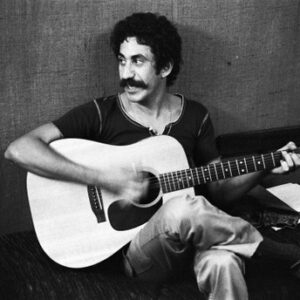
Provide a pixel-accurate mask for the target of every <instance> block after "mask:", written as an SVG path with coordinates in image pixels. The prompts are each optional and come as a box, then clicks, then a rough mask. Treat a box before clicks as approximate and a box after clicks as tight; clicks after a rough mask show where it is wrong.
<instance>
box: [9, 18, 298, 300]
mask: <svg viewBox="0 0 300 300" xmlns="http://www.w3.org/2000/svg"><path fill="white" fill-rule="evenodd" d="M111 45H112V49H113V51H114V53H115V55H116V57H117V59H118V62H119V75H120V80H121V86H122V87H123V88H124V91H123V92H122V93H120V94H118V95H113V96H109V97H106V98H100V99H96V100H94V101H93V102H90V103H87V104H83V105H81V106H80V107H77V108H75V109H73V110H72V111H70V112H69V113H67V114H66V115H64V116H62V117H61V118H60V119H58V120H56V121H54V122H52V123H48V124H45V125H42V126H40V127H38V128H37V129H35V130H33V131H31V132H29V133H28V134H26V135H24V136H23V137H21V138H19V139H17V140H16V141H14V142H13V143H12V144H11V145H10V146H9V147H8V149H7V151H6V153H5V156H6V158H8V159H10V160H13V161H15V162H16V163H18V164H19V165H20V166H22V167H24V168H26V169H27V170H29V171H30V172H34V173H37V174H39V175H42V176H46V177H54V178H57V179H67V180H72V181H75V182H80V183H84V184H90V185H98V186H103V187H106V188H107V189H110V190H111V191H113V192H114V193H116V194H120V195H122V197H123V198H126V199H131V200H133V201H138V200H139V199H140V198H141V196H142V195H143V194H144V193H145V192H146V190H147V186H148V182H147V180H144V179H143V178H142V176H141V172H140V166H132V167H131V168H128V167H126V166H114V167H113V168H111V169H114V170H115V171H114V172H113V173H112V172H111V170H105V169H104V168H103V169H92V168H86V167H84V166H82V165H79V164H76V163H74V162H72V161H69V160H68V159H67V158H64V157H62V156H61V155H59V154H58V153H56V152H54V151H53V150H52V149H51V148H50V147H49V143H50V142H52V141H54V140H57V139H61V138H68V137H77V138H85V139H91V140H96V141H99V142H102V143H109V144H113V145H126V144H131V143H133V142H136V141H139V140H141V139H144V138H147V137H149V136H151V135H160V134H165V135H170V136H173V137H175V138H176V139H177V140H178V141H179V142H180V143H181V144H182V146H183V148H184V150H185V152H186V155H187V157H188V160H189V162H190V163H191V164H195V165H198V166H199V165H203V164H207V163H211V162H217V161H219V155H218V152H217V150H216V147H215V143H214V134H213V127H212V124H211V120H210V117H209V114H208V112H207V110H206V108H205V107H203V106H202V105H201V104H200V103H198V102H194V101H189V100H186V99H185V98H184V96H182V95H179V94H170V93H169V92H168V87H169V86H170V85H171V84H172V83H173V82H174V80H175V79H176V77H177V74H178V73H179V69H180V63H181V39H180V36H179V35H178V32H177V30H176V28H175V27H174V26H173V25H172V24H171V23H170V22H169V21H168V20H167V19H166V18H165V17H163V16H158V15H155V14H151V13H138V14H133V15H131V16H129V17H127V18H126V19H124V20H122V21H120V22H119V23H117V24H116V26H115V28H114V30H113V32H112V35H111ZM295 147H296V146H295V145H294V144H293V143H289V144H287V145H286V146H285V147H284V148H282V150H285V151H283V158H284V159H283V160H282V164H281V166H280V167H279V168H276V169H274V170H273V172H274V173H283V172H287V171H289V169H294V168H295V167H296V166H299V165H300V159H299V157H298V156H297V155H296V154H294V153H292V152H287V151H286V150H293V149H295ZM99 155H101V153H99ZM112 164H113V162H112ZM104 175H105V176H104ZM262 176H263V173H262V172H257V173H253V174H248V175H243V176H240V177H236V178H232V179H230V180H223V181H219V182H215V183H210V184H209V185H208V190H209V195H210V201H211V202H212V203H214V204H216V205H218V206H220V207H225V206H227V205H230V204H232V203H233V202H234V201H235V200H237V199H238V198H239V197H240V196H241V195H243V194H245V193H246V192H247V191H248V190H249V189H250V188H252V187H253V186H254V185H255V184H257V183H258V182H259V180H260V179H261V178H262ZM262 240H263V238H262V236H261V235H260V233H259V232H258V231H257V230H256V229H255V228H254V227H252V226H251V225H250V224H249V223H247V222H246V221H244V220H242V219H240V218H235V217H231V216H229V215H227V214H226V213H224V212H223V211H221V210H219V209H217V208H216V207H214V206H213V205H212V204H210V203H209V202H208V201H207V200H206V199H205V198H204V197H202V196H196V197H190V196H188V195H187V196H186V197H176V198H174V199H171V200H169V201H167V202H166V203H165V204H164V205H163V206H162V207H161V208H160V209H159V210H158V211H157V212H156V213H155V215H154V216H153V217H152V218H151V219H150V220H149V222H148V223H147V224H146V225H145V226H144V227H143V229H142V230H141V231H140V232H139V234H138V235H137V236H136V237H135V238H134V239H133V240H132V241H131V243H130V244H129V245H127V246H126V247H124V249H123V250H124V251H123V253H124V269H125V272H126V274H127V275H129V276H132V277H136V278H139V279H142V280H153V281H157V282H162V281H164V280H167V279H170V278H172V277H176V276H177V275H178V273H179V272H181V271H182V270H183V269H184V268H185V267H186V266H189V265H192V266H193V269H194V273H195V276H196V279H197V284H198V287H199V290H200V291H201V292H203V293H205V294H206V295H207V297H208V298H209V299H247V298H248V294H247V287H246V284H245V281H244V277H243V268H244V263H243V258H247V257H248V258H249V257H252V256H253V254H254V253H255V252H256V253H257V252H258V251H259V253H260V252H263V250H264V248H265V247H264V243H265V240H264V241H263V242H262ZM293 249H294V250H295V249H296V250H295V251H294V252H295V255H294V256H293V260H292V261H291V263H297V262H298V261H300V248H293Z"/></svg>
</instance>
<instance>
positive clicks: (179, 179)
mask: <svg viewBox="0 0 300 300" xmlns="http://www.w3.org/2000/svg"><path fill="white" fill-rule="evenodd" d="M176 173H177V174H178V173H179V176H178V175H177V178H178V183H179V187H180V184H181V185H182V188H184V184H183V182H182V181H183V180H182V176H181V172H180V171H177V172H176Z"/></svg>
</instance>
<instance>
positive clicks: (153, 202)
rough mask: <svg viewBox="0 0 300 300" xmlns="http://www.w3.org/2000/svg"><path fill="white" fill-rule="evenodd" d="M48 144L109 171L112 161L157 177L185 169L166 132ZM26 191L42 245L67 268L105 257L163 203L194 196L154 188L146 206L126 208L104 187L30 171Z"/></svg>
mask: <svg viewBox="0 0 300 300" xmlns="http://www.w3.org/2000/svg"><path fill="white" fill-rule="evenodd" d="M51 147H53V148H54V149H55V150H56V151H57V152H59V153H60V154H62V155H63V156H65V157H67V158H68V159H70V160H72V161H74V162H77V163H80V164H82V165H86V166H89V167H93V168H99V169H100V168H102V167H104V168H105V169H111V172H113V169H112V168H110V166H111V165H112V162H113V164H114V165H122V166H124V165H127V166H128V167H129V168H132V166H133V164H136V165H138V166H142V169H143V170H144V171H145V172H150V173H151V174H153V175H155V176H159V174H161V173H166V172H173V171H176V170H180V169H186V168H188V167H189V166H188V162H187V159H186V156H185V153H184V150H183V148H182V146H181V145H180V144H179V143H178V142H177V141H176V140H175V139H174V138H172V137H169V136H156V137H150V138H148V139H145V140H142V141H140V142H138V143H135V144H132V145H129V146H111V145H106V144H101V143H97V142H92V141H87V140H81V139H62V140H58V141H55V142H53V143H51ZM154 178H156V177H154ZM27 191H28V198H29V205H30V210H31V214H32V219H33V224H34V228H35V231H36V234H37V237H38V240H39V243H40V245H41V247H42V248H43V250H44V251H45V253H46V254H47V255H48V256H49V257H50V258H51V259H53V260H54V261H55V262H57V263H59V264H61V265H63V266H66V267H71V268H82V267H88V266H91V265H94V264H96V263H99V262H101V261H103V260H105V259H106V258H108V257H109V256H111V255H112V254H114V253H115V252H116V251H118V250H119V249H120V248H121V247H123V246H124V245H125V244H127V243H128V242H130V240H131V239H132V238H133V237H134V236H135V235H136V233H137V232H138V231H139V230H140V229H141V227H142V226H144V224H145V223H146V222H147V221H148V220H149V218H150V217H151V216H152V215H153V214H154V213H155V211H156V210H157V209H158V208H159V207H160V205H162V203H163V202H164V201H167V200H168V199H170V198H171V197H173V196H176V195H180V194H187V193H189V194H190V195H193V194H194V190H193V188H188V189H182V190H180V191H175V192H171V193H167V194H163V193H162V191H161V189H158V193H156V194H154V195H152V196H153V198H155V199H148V204H146V205H143V206H141V207H140V206H136V205H133V204H130V205H127V206H126V205H124V203H125V202H124V199H122V197H120V196H118V197H117V196H116V195H114V194H113V193H110V192H109V191H107V190H105V189H104V188H102V187H90V186H86V185H83V184H78V183H73V182H66V181H60V180H54V179H48V178H44V177H40V176H37V175H34V174H32V173H28V176H27ZM128 200H130V199H128Z"/></svg>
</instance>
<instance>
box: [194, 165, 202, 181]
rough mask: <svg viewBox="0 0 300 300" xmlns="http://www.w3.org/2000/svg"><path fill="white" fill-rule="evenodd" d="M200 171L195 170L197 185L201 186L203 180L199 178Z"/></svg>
mask: <svg viewBox="0 0 300 300" xmlns="http://www.w3.org/2000/svg"><path fill="white" fill-rule="evenodd" d="M198 171H199V169H198V168H197V169H195V172H196V176H197V183H198V184H200V183H201V180H200V177H199V172H198Z"/></svg>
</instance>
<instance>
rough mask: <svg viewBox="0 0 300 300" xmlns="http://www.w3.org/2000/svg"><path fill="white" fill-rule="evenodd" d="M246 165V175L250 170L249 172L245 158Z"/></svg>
mask: <svg viewBox="0 0 300 300" xmlns="http://www.w3.org/2000/svg"><path fill="white" fill-rule="evenodd" d="M244 163H245V168H246V173H249V170H248V166H247V162H246V158H245V157H244Z"/></svg>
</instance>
